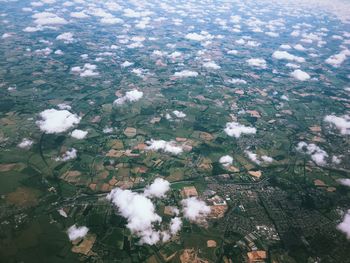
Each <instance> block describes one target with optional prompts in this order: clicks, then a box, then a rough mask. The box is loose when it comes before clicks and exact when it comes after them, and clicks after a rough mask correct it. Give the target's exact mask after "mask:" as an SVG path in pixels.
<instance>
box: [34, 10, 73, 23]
mask: <svg viewBox="0 0 350 263" xmlns="http://www.w3.org/2000/svg"><path fill="white" fill-rule="evenodd" d="M32 17H33V18H34V19H35V20H34V23H35V24H37V25H41V26H43V25H64V24H67V21H66V20H65V19H64V18H61V17H59V16H57V15H56V14H54V13H50V12H41V13H36V14H34V15H33V16H32Z"/></svg>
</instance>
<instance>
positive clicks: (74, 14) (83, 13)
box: [70, 11, 90, 18]
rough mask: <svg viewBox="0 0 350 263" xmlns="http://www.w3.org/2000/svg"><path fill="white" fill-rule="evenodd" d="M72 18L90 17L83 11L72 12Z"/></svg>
mask: <svg viewBox="0 0 350 263" xmlns="http://www.w3.org/2000/svg"><path fill="white" fill-rule="evenodd" d="M70 16H71V17H74V18H88V17H90V16H89V15H87V14H85V12H84V11H81V12H71V13H70Z"/></svg>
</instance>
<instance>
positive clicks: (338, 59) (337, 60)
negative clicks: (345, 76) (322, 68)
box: [326, 49, 350, 67]
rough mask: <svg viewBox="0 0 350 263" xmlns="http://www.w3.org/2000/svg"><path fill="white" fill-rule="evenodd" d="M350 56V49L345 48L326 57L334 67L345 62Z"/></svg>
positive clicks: (327, 61)
mask: <svg viewBox="0 0 350 263" xmlns="http://www.w3.org/2000/svg"><path fill="white" fill-rule="evenodd" d="M348 56H350V50H348V49H345V50H343V51H341V52H340V53H338V54H335V55H333V56H330V57H329V58H327V59H326V63H327V64H329V65H332V66H333V67H339V66H340V65H341V64H343V62H344V61H345V60H346V59H347V57H348Z"/></svg>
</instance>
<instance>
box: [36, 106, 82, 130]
mask: <svg viewBox="0 0 350 263" xmlns="http://www.w3.org/2000/svg"><path fill="white" fill-rule="evenodd" d="M39 116H40V118H41V120H38V121H37V122H36V124H37V125H38V126H39V128H40V130H41V131H43V132H45V133H60V132H65V131H67V130H68V129H70V128H72V127H73V126H74V125H75V124H78V123H79V122H80V119H81V118H80V117H79V116H78V115H76V114H73V113H70V112H69V111H67V110H55V109H48V110H44V111H43V112H41V113H40V115H39Z"/></svg>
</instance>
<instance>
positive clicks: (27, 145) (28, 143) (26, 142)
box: [18, 138, 34, 149]
mask: <svg viewBox="0 0 350 263" xmlns="http://www.w3.org/2000/svg"><path fill="white" fill-rule="evenodd" d="M33 143H34V142H33V141H32V140H30V139H27V138H24V139H23V140H22V141H21V142H20V143H19V144H18V147H19V148H22V149H29V148H30V147H32V145H33Z"/></svg>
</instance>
